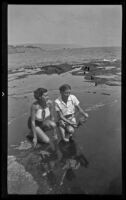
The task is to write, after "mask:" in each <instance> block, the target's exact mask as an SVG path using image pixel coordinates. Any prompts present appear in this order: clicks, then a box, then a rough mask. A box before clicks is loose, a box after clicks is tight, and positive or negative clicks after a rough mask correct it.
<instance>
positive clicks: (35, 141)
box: [33, 137, 37, 148]
mask: <svg viewBox="0 0 126 200" xmlns="http://www.w3.org/2000/svg"><path fill="white" fill-rule="evenodd" d="M36 145H37V137H34V138H33V146H34V148H35V147H36Z"/></svg>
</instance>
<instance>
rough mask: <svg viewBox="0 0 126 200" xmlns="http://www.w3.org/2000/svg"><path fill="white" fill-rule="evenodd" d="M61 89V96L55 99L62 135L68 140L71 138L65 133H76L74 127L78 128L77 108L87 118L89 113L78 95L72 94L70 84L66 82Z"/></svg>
mask: <svg viewBox="0 0 126 200" xmlns="http://www.w3.org/2000/svg"><path fill="white" fill-rule="evenodd" d="M59 90H60V96H59V98H57V99H56V100H55V110H56V112H57V114H58V118H59V130H60V132H61V137H62V139H63V140H64V141H66V142H68V141H69V138H67V137H66V135H65V133H69V134H68V135H69V136H70V135H72V134H73V133H74V129H75V128H77V122H76V118H75V109H76V108H77V110H78V111H79V112H80V114H81V115H82V116H83V117H84V118H87V117H88V114H87V113H86V112H84V110H83V109H82V108H81V107H80V105H79V101H78V99H77V97H76V96H74V95H73V94H71V86H70V85H68V84H64V85H62V86H61V87H60V88H59Z"/></svg>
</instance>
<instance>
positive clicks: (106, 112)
mask: <svg viewBox="0 0 126 200" xmlns="http://www.w3.org/2000/svg"><path fill="white" fill-rule="evenodd" d="M36 80H37V81H36ZM23 81H24V82H23ZM66 82H67V83H68V84H70V85H71V86H72V93H73V94H75V95H76V96H77V98H78V99H79V100H80V104H81V106H82V108H83V109H85V110H86V111H87V112H88V113H89V119H88V121H87V122H86V124H84V126H83V127H80V129H79V130H77V132H76V134H75V135H74V137H75V138H76V140H77V141H78V143H79V145H80V147H81V149H82V151H83V153H84V155H86V157H87V159H88V161H89V163H90V165H89V168H88V169H85V168H80V169H78V170H77V171H76V179H75V180H73V181H72V186H71V182H69V181H66V182H67V183H66V182H65V183H64V184H68V187H70V188H72V187H75V186H76V187H77V183H78V181H79V183H80V184H79V185H81V190H82V191H86V192H88V193H89V194H97V193H98V194H104V193H107V192H108V191H109V184H110V183H111V181H113V180H114V179H116V178H117V180H120V179H121V113H120V109H121V102H120V95H121V94H120V92H121V91H120V87H109V86H106V85H102V86H101V85H99V86H98V87H94V85H93V84H91V83H89V82H84V79H83V77H78V76H72V75H71V74H70V73H65V74H63V75H51V76H49V75H38V76H36V75H35V76H34V75H32V76H29V77H28V78H25V79H22V80H21V79H19V80H15V81H13V82H12V85H11V84H9V97H8V108H9V109H8V122H9V123H8V149H9V150H8V153H9V154H10V155H14V154H15V153H14V152H15V150H14V149H12V148H11V147H10V146H11V145H14V144H15V145H17V144H18V145H19V143H20V141H24V140H25V137H26V135H27V134H28V132H29V130H28V128H27V119H28V116H29V112H30V105H31V103H32V101H33V97H32V91H33V90H34V89H35V88H37V87H39V86H40V85H41V86H42V87H46V88H48V89H49V95H50V97H51V98H52V99H53V100H54V99H55V98H56V97H57V96H58V95H59V91H58V87H59V85H61V84H63V83H66ZM31 83H32V84H31ZM33 83H34V84H33ZM13 85H16V87H15V88H11V87H12V86H13ZM25 86H26V87H25ZM105 92H106V93H107V94H110V95H104V93H105ZM22 125H23V126H22ZM77 180H78V181H77ZM73 185H74V186H73ZM79 187H80V186H79ZM64 192H65V191H64ZM119 193H120V191H119Z"/></svg>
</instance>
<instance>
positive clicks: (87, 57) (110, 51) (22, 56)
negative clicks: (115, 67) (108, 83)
mask: <svg viewBox="0 0 126 200" xmlns="http://www.w3.org/2000/svg"><path fill="white" fill-rule="evenodd" d="M104 59H106V60H112V59H119V60H120V59H121V48H120V47H97V48H96V47H93V48H74V49H58V50H48V51H33V52H31V51H27V52H26V53H15V54H8V69H15V68H16V69H18V68H20V67H21V66H29V65H32V66H34V67H36V65H37V64H38V65H39V64H40V65H42V66H43V65H48V64H60V63H65V62H66V63H81V62H89V61H92V60H104Z"/></svg>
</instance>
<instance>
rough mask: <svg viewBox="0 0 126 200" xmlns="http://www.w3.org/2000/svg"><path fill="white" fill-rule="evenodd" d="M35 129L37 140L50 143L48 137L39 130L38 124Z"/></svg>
mask: <svg viewBox="0 0 126 200" xmlns="http://www.w3.org/2000/svg"><path fill="white" fill-rule="evenodd" d="M35 129H36V134H37V138H38V139H39V140H41V141H42V142H45V143H50V139H49V137H48V136H47V135H46V134H45V133H44V131H43V130H41V129H40V128H39V127H38V126H37V127H36V128H35Z"/></svg>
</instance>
